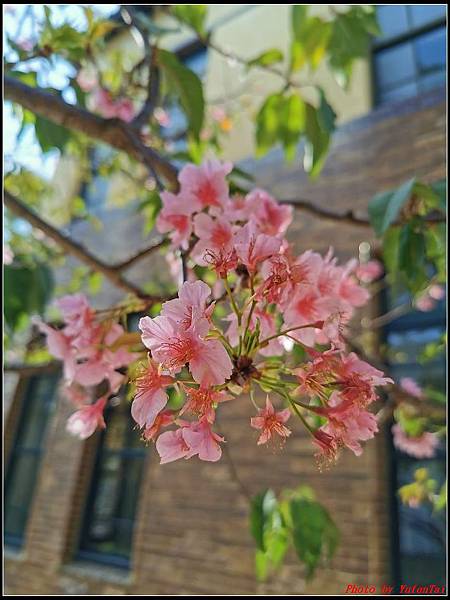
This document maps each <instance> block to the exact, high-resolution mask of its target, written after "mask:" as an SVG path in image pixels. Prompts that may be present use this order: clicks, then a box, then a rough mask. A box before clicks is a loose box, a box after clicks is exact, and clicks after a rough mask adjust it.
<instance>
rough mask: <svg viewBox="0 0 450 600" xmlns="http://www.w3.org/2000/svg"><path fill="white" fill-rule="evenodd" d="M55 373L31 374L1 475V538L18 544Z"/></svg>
mask: <svg viewBox="0 0 450 600" xmlns="http://www.w3.org/2000/svg"><path fill="white" fill-rule="evenodd" d="M57 382H58V375H56V374H51V375H50V374H49V375H42V376H39V377H37V376H36V377H31V378H30V380H29V382H28V384H27V389H26V392H25V394H24V398H23V404H22V407H21V411H20V413H21V414H20V417H19V419H20V420H19V424H18V428H17V433H16V437H15V440H14V445H13V448H12V451H11V456H10V459H9V464H8V467H7V471H6V479H5V508H4V511H5V512H4V519H5V541H6V543H7V544H9V545H12V546H17V547H20V546H21V545H22V542H23V537H24V533H25V527H26V524H27V520H28V515H29V512H30V507H31V503H32V499H33V494H34V490H35V487H36V482H37V476H38V473H39V466H40V462H41V459H42V455H43V452H44V448H45V433H46V431H47V425H48V422H49V417H50V415H51V413H52V411H53V408H54V404H55V402H54V401H55V395H56V394H55V392H56V389H57Z"/></svg>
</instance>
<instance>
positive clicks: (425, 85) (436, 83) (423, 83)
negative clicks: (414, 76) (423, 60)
mask: <svg viewBox="0 0 450 600" xmlns="http://www.w3.org/2000/svg"><path fill="white" fill-rule="evenodd" d="M446 82H447V77H446V73H445V69H443V70H442V71H438V72H437V73H430V74H429V75H422V77H421V78H420V79H419V89H420V91H421V92H427V91H429V90H433V89H434V88H437V87H440V86H445V84H446Z"/></svg>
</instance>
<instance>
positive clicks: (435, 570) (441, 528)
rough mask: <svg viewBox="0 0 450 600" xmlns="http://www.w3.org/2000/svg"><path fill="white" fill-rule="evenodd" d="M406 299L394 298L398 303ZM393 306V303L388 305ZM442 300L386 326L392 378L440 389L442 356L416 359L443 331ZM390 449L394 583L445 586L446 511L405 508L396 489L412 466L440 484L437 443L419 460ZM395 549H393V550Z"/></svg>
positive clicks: (442, 461)
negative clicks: (433, 452) (432, 452)
mask: <svg viewBox="0 0 450 600" xmlns="http://www.w3.org/2000/svg"><path fill="white" fill-rule="evenodd" d="M405 299H407V298H406V297H405V298H399V299H397V300H396V304H397V303H402V302H403V301H404V300H405ZM391 304H393V303H391ZM445 327H446V322H445V302H444V301H442V302H440V303H439V304H438V305H437V306H436V308H435V309H434V310H432V311H430V312H418V311H417V312H414V313H410V314H408V315H406V316H404V317H401V318H399V319H396V320H395V321H393V322H392V323H390V324H389V325H388V327H386V329H385V339H386V342H387V344H388V353H389V363H390V368H389V371H390V373H391V374H392V377H393V378H394V379H395V380H397V381H398V380H399V378H400V377H412V378H413V379H415V380H416V381H417V382H418V383H419V384H420V385H422V386H430V387H432V388H433V389H436V390H439V391H440V392H445V388H446V382H445V356H444V354H443V353H442V354H439V355H438V356H436V358H435V359H433V360H431V361H427V362H425V363H424V362H421V360H420V353H421V351H422V349H423V347H424V345H425V344H428V343H430V342H439V341H440V339H441V337H442V335H443V334H444V332H445ZM392 452H393V456H392V459H393V467H394V477H393V488H392V494H393V496H394V497H395V501H394V509H395V514H394V522H395V521H396V522H397V528H396V529H397V531H396V536H395V539H394V540H393V541H394V544H395V546H396V547H397V551H398V555H399V559H398V564H397V571H398V572H397V574H396V575H397V577H396V578H397V580H398V581H397V583H398V584H400V583H408V584H411V585H412V584H417V585H426V584H430V583H435V584H437V585H445V515H444V514H442V513H435V514H433V512H432V509H431V507H430V506H427V505H422V506H420V507H418V508H410V507H409V506H406V505H404V504H402V503H401V502H400V501H399V499H398V496H397V491H398V488H399V487H401V486H402V485H405V484H407V483H411V481H413V480H414V472H415V471H416V469H419V468H421V467H425V468H426V469H427V470H428V472H429V474H430V476H431V477H433V478H434V479H435V480H436V481H437V482H438V485H439V486H441V485H442V483H443V482H444V480H445V473H446V458H445V452H444V448H443V447H442V448H441V449H440V450H439V451H438V452H437V453H436V455H435V456H434V457H433V458H430V459H425V460H418V459H415V458H413V457H411V456H408V455H406V454H403V453H402V452H400V451H399V450H397V449H395V448H394V447H393V448H392ZM394 552H395V550H394Z"/></svg>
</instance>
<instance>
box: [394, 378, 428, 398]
mask: <svg viewBox="0 0 450 600" xmlns="http://www.w3.org/2000/svg"><path fill="white" fill-rule="evenodd" d="M399 383H400V387H401V388H402V390H403V391H405V392H406V393H407V394H409V395H410V396H414V397H415V398H423V390H422V388H421V387H420V385H419V384H418V383H417V381H415V380H414V379H412V377H402V378H401V379H400V382H399Z"/></svg>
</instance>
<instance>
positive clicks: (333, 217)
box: [279, 198, 446, 227]
mask: <svg viewBox="0 0 450 600" xmlns="http://www.w3.org/2000/svg"><path fill="white" fill-rule="evenodd" d="M279 202H280V204H290V205H291V206H293V207H294V208H295V209H297V210H303V211H304V212H307V213H309V214H311V215H313V216H315V217H320V218H321V219H326V220H328V221H334V222H335V223H347V224H348V225H356V226H357V227H372V225H371V223H370V221H369V220H368V219H365V218H363V217H358V216H357V215H356V214H355V212H354V211H353V210H351V209H350V210H348V211H346V212H343V213H336V212H334V211H332V210H328V209H327V208H322V207H320V206H317V205H315V204H314V203H313V202H312V201H311V200H306V199H305V198H292V199H291V198H289V199H285V200H279ZM424 221H425V222H426V223H430V224H433V223H445V222H446V220H445V217H444V216H439V215H430V216H428V217H426V218H424ZM399 225H402V222H401V221H399V222H397V223H393V226H399Z"/></svg>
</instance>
